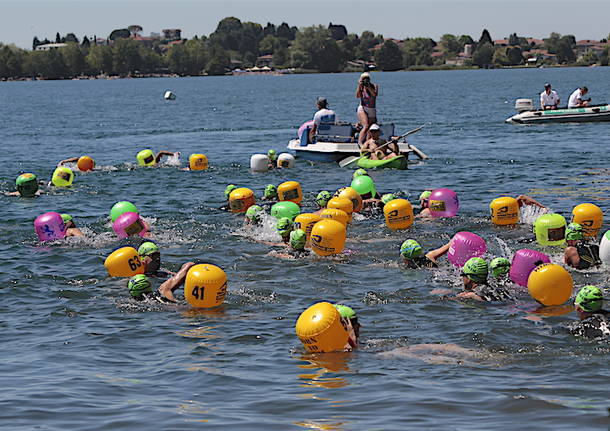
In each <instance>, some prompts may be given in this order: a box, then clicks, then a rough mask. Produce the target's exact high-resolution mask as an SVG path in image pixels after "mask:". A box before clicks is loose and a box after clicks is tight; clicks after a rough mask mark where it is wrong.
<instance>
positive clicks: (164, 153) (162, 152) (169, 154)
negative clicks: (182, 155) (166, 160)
mask: <svg viewBox="0 0 610 431" xmlns="http://www.w3.org/2000/svg"><path fill="white" fill-rule="evenodd" d="M173 155H174V153H172V152H171V151H165V150H163V151H159V152H158V153H157V156H156V157H155V162H157V163H159V162H160V161H161V158H162V157H163V156H168V157H172V156H173Z"/></svg>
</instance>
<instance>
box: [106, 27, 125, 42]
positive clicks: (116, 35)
mask: <svg viewBox="0 0 610 431" xmlns="http://www.w3.org/2000/svg"><path fill="white" fill-rule="evenodd" d="M130 35H131V33H129V30H127V29H126V28H119V29H116V30H112V33H110V36H108V39H110V40H118V39H128V38H129V36H130Z"/></svg>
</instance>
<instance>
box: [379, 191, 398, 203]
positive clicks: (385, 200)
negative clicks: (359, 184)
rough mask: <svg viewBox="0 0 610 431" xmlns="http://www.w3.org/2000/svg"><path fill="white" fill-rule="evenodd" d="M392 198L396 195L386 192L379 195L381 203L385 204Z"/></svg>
mask: <svg viewBox="0 0 610 431" xmlns="http://www.w3.org/2000/svg"><path fill="white" fill-rule="evenodd" d="M394 199H396V195H395V194H394V193H386V194H385V195H383V196H381V203H382V204H383V205H385V204H387V203H388V202H390V201H393V200H394Z"/></svg>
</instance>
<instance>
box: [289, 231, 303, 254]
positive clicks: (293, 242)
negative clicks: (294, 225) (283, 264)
mask: <svg viewBox="0 0 610 431" xmlns="http://www.w3.org/2000/svg"><path fill="white" fill-rule="evenodd" d="M305 241H307V234H306V233H305V231H304V230H302V229H296V230H293V231H292V232H290V247H292V248H293V249H294V250H305Z"/></svg>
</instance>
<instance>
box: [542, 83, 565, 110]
mask: <svg viewBox="0 0 610 431" xmlns="http://www.w3.org/2000/svg"><path fill="white" fill-rule="evenodd" d="M560 102H561V100H559V96H558V95H557V92H556V91H555V90H553V89H552V88H551V84H549V83H548V82H547V83H546V84H544V91H543V92H542V93H540V109H542V110H543V111H544V110H547V109H557V106H559V103H560Z"/></svg>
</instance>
